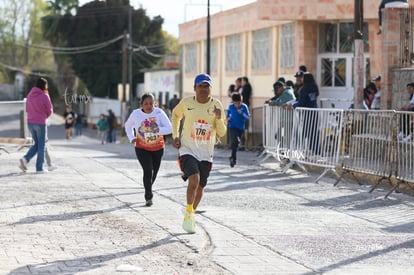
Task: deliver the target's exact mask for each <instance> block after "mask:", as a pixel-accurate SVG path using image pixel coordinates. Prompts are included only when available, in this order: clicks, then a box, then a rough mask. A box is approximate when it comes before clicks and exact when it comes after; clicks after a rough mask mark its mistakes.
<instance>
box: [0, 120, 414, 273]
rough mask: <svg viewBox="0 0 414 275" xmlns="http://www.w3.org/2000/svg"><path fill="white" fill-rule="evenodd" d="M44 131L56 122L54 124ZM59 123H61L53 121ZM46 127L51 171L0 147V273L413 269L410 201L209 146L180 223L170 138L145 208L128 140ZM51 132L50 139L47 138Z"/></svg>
mask: <svg viewBox="0 0 414 275" xmlns="http://www.w3.org/2000/svg"><path fill="white" fill-rule="evenodd" d="M52 130H53V129H52ZM56 130H59V131H60V128H59V129H57V128H56ZM61 135H62V133H61V132H53V133H51V141H50V143H51V144H50V145H51V149H50V153H51V155H52V158H53V161H54V164H55V165H56V166H58V169H57V170H55V171H52V172H49V173H47V174H36V173H35V172H34V170H35V169H34V162H35V160H32V161H31V162H30V164H29V168H30V169H29V171H28V172H27V173H22V172H21V171H20V170H19V168H18V167H17V166H18V159H19V158H20V157H22V156H23V154H24V153H25V151H26V148H24V149H23V150H22V151H18V150H17V148H18V145H14V144H3V145H4V146H5V148H6V149H7V151H8V152H9V153H5V152H3V151H0V161H1V170H0V211H1V215H0V243H1V246H0V274H118V273H125V272H128V273H127V274H414V268H413V267H412V259H414V238H413V237H414V233H413V228H414V212H413V206H414V200H413V198H412V197H410V196H407V195H404V194H392V195H391V196H390V197H389V199H387V200H384V199H383V196H384V194H385V192H386V190H384V189H380V188H379V189H377V190H375V191H374V192H373V193H368V192H367V191H368V190H369V186H358V185H355V184H352V183H340V184H339V186H338V187H333V180H331V179H329V178H324V179H323V180H322V181H321V182H320V183H319V184H315V183H313V180H314V179H315V178H316V175H306V174H303V173H302V172H300V171H296V170H289V171H288V173H287V174H279V173H277V172H276V169H278V168H279V167H278V165H277V164H276V163H275V161H274V160H272V159H269V160H268V161H267V162H266V163H264V164H262V165H257V164H256V158H257V153H255V152H239V159H238V164H237V165H236V167H234V168H230V167H229V165H228V156H229V151H226V150H221V149H218V150H217V151H216V157H215V163H214V167H213V172H212V174H211V178H210V181H209V184H208V186H207V188H206V191H205V196H204V198H203V201H202V203H201V205H200V207H199V210H200V213H199V214H197V215H196V222H197V225H198V230H197V233H196V234H193V235H189V234H185V232H184V231H183V230H182V229H181V223H182V219H183V214H182V212H183V208H184V203H185V191H186V183H185V182H183V181H182V180H181V177H180V171H179V170H178V165H177V161H176V158H177V150H176V149H174V148H172V147H170V146H167V148H166V151H165V156H164V160H163V163H162V167H161V169H160V173H159V176H158V178H157V181H156V182H155V184H154V190H155V194H154V205H153V206H152V207H145V206H144V203H145V200H144V194H143V193H144V190H143V186H142V181H141V179H142V171H141V169H140V167H139V165H138V162H137V160H136V158H135V152H134V149H133V147H132V145H130V144H106V145H101V144H100V143H99V141H98V139H96V138H95V137H94V135H93V134H92V135H91V134H89V136H82V137H77V138H74V139H73V140H69V141H66V140H63V139H59V138H61ZM52 137H53V138H52Z"/></svg>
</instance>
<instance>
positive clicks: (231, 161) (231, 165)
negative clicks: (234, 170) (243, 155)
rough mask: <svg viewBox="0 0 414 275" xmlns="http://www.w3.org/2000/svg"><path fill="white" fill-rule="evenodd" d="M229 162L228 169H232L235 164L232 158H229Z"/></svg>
mask: <svg viewBox="0 0 414 275" xmlns="http://www.w3.org/2000/svg"><path fill="white" fill-rule="evenodd" d="M229 160H230V167H234V165H235V164H236V160H235V159H234V158H232V157H229Z"/></svg>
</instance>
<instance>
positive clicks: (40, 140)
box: [19, 77, 53, 173]
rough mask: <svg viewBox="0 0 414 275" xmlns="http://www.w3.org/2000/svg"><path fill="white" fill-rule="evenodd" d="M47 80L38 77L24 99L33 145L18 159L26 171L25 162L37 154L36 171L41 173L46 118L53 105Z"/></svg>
mask: <svg viewBox="0 0 414 275" xmlns="http://www.w3.org/2000/svg"><path fill="white" fill-rule="evenodd" d="M47 90H48V82H47V80H46V79H45V78H42V77H41V78H39V79H38V80H37V81H36V86H35V87H33V88H32V89H31V90H30V92H29V94H28V96H27V101H26V112H27V124H28V128H29V130H30V133H31V135H32V139H33V142H34V143H33V145H32V146H31V147H30V149H29V151H28V152H27V153H26V154H25V155H24V156H23V157H22V158H21V159H20V165H19V168H20V169H21V170H22V171H23V172H26V171H27V163H29V161H30V160H31V159H32V158H33V157H34V156H35V155H36V154H37V159H36V173H43V172H45V170H44V169H43V163H44V160H45V147H46V127H47V126H46V120H47V118H48V117H49V116H50V115H51V114H52V113H53V105H52V102H51V101H50V97H49V95H48V93H47Z"/></svg>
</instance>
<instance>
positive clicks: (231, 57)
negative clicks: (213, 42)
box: [226, 34, 241, 71]
mask: <svg viewBox="0 0 414 275" xmlns="http://www.w3.org/2000/svg"><path fill="white" fill-rule="evenodd" d="M240 61H241V38H240V35H239V34H235V35H230V36H227V37H226V71H240V69H241V62H240Z"/></svg>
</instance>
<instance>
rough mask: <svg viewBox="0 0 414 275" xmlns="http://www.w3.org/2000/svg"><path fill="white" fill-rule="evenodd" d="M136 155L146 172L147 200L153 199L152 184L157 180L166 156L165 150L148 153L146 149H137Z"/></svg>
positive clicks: (144, 180)
mask: <svg viewBox="0 0 414 275" xmlns="http://www.w3.org/2000/svg"><path fill="white" fill-rule="evenodd" d="M135 154H136V155H137V159H138V161H139V163H140V164H141V167H142V170H144V176H143V182H144V188H145V200H146V201H147V200H151V199H152V184H153V183H154V181H155V179H156V178H157V174H158V170H159V169H160V165H161V159H162V156H163V154H164V149H161V150H158V151H147V150H144V149H139V148H135Z"/></svg>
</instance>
